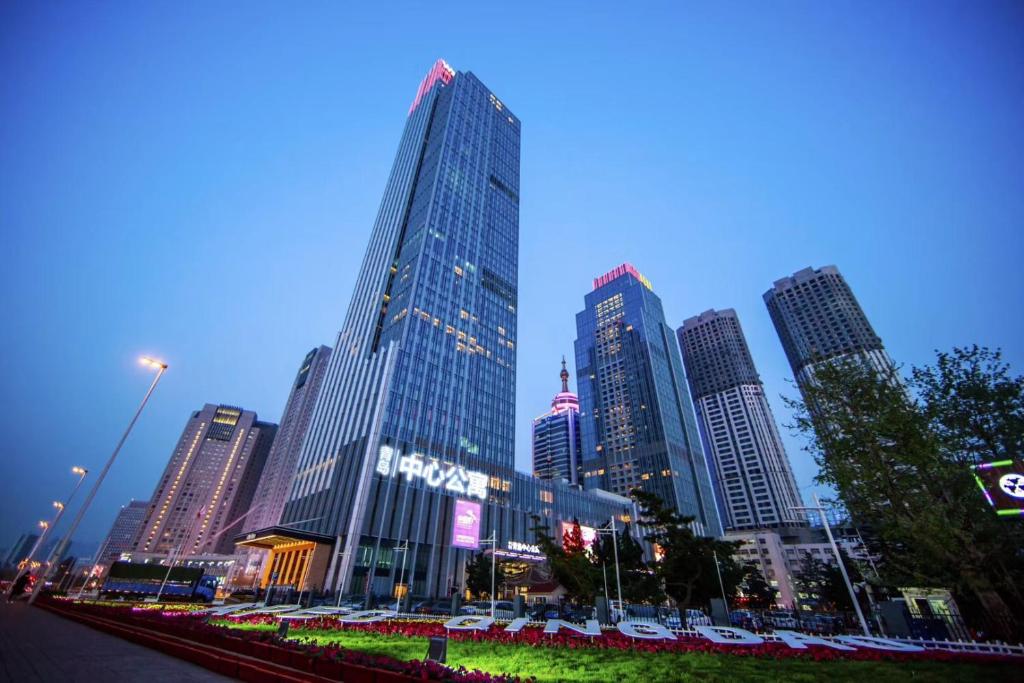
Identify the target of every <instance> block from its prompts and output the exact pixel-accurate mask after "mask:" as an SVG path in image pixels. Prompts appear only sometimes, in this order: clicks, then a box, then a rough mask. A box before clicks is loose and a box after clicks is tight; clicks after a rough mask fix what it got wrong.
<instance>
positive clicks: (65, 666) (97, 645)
mask: <svg viewBox="0 0 1024 683" xmlns="http://www.w3.org/2000/svg"><path fill="white" fill-rule="evenodd" d="M230 680H233V679H230V678H226V677H224V676H221V675H219V674H215V673H213V672H212V671H207V670H206V669H203V668H202V667H198V666H196V665H195V664H190V663H188V662H184V661H182V660H180V659H177V658H175V657H170V656H168V655H165V654H161V653H159V652H157V651H156V650H151V649H149V648H147V647H143V646H141V645H136V644H135V643H130V642H128V641H126V640H121V639H120V638H118V637H116V636H112V635H108V634H106V633H101V632H100V631H95V630H93V629H91V628H89V627H88V626H83V625H82V624H78V623H75V622H73V621H70V620H68V619H63V618H61V617H59V616H57V615H56V614H52V613H51V612H47V611H44V610H42V609H39V608H38V607H29V606H28V605H26V604H25V603H24V602H15V603H7V602H0V683H7V682H8V681H10V682H12V683H37V682H40V681H42V682H45V683H50V682H51V681H52V682H54V683H78V682H81V683H105V682H106V681H116V682H117V683H133V682H134V681H140V682H141V681H145V683H172V682H173V683H178V682H181V683H213V682H214V681H230Z"/></svg>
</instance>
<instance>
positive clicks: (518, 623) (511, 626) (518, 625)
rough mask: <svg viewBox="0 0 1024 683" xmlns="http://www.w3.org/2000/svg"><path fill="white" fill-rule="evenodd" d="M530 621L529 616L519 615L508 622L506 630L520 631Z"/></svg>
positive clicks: (511, 631) (510, 631)
mask: <svg viewBox="0 0 1024 683" xmlns="http://www.w3.org/2000/svg"><path fill="white" fill-rule="evenodd" d="M529 623H530V619H529V618H528V617H517V618H515V619H513V620H512V621H510V622H508V626H506V627H505V630H506V631H507V632H509V633H519V632H520V631H522V630H523V628H524V627H525V626H526V625H527V624H529Z"/></svg>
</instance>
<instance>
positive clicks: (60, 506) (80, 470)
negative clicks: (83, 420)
mask: <svg viewBox="0 0 1024 683" xmlns="http://www.w3.org/2000/svg"><path fill="white" fill-rule="evenodd" d="M71 473H72V474H77V475H78V481H77V482H75V488H73V489H71V494H70V495H68V503H70V502H71V499H72V498H74V497H75V494H76V493H78V488H79V487H80V486H81V485H82V482H83V481H84V480H85V475H87V474H88V473H89V470H87V469H85V468H84V467H78V466H75V467H72V468H71ZM53 507H55V508H56V509H57V514H56V516H54V518H53V521H52V522H47V521H45V520H43V521H40V522H39V527H40V528H41V529H42V530H43V533H41V534H39V538H37V539H36V542H35V545H33V546H32V551H31V552H30V553H29V554H28V557H27V558H25V562H24V565H23V566H22V568H21V569H19V570H18V575H17V576H15V577H14V581H12V582H11V586H10V588H8V589H7V598H8V599H10V597H11V595H12V594H13V593H14V586H15V584H17V583H18V580H19V579H21V577H22V576H23V575H24V574H25V572H27V571H29V570H30V569H32V564H33V562H32V560H33V559H34V558H35V554H36V551H37V550H39V548H41V547H42V545H43V541H44V540H45V539H46V536H47V534H48V533H49V532H50V530H51V529H55V528H56V527H57V523H58V522H59V521H60V518H61V516H62V515H63V514H64V507H65V505H64V503H62V502H60V501H59V500H55V501H53Z"/></svg>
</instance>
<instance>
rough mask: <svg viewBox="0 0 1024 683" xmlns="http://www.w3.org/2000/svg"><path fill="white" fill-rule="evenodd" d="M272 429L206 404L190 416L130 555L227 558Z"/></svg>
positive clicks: (247, 414)
mask: <svg viewBox="0 0 1024 683" xmlns="http://www.w3.org/2000/svg"><path fill="white" fill-rule="evenodd" d="M276 431H277V425H275V424H271V423H268V422H260V421H258V420H257V419H256V413H254V412H252V411H250V410H242V409H241V408H235V407H232V406H224V405H212V404H209V403H207V404H206V405H205V406H203V409H202V410H197V411H196V412H194V413H192V415H191V416H190V417H189V420H188V422H187V423H186V424H185V430H184V431H183V432H182V434H181V438H180V439H178V445H177V446H176V447H175V448H174V451H173V453H172V454H171V459H170V461H169V462H168V463H167V467H165V468H164V473H163V475H161V477H160V480H159V481H158V482H157V485H156V489H155V490H154V491H153V496H152V497H151V498H150V503H149V509H148V510H147V511H146V518H145V520H144V521H143V523H142V526H141V527H140V528H139V534H138V537H137V538H136V542H135V552H136V553H141V554H147V553H151V554H156V555H169V554H170V553H171V552H172V551H173V552H175V553H176V554H179V555H182V556H187V555H208V554H224V555H226V554H232V553H233V552H234V545H233V542H232V541H233V537H234V534H232V533H230V532H231V531H232V530H237V529H238V525H239V523H240V522H239V518H241V517H242V516H243V515H244V514H246V513H247V512H248V510H249V507H250V505H251V504H252V501H253V496H254V494H255V493H256V484H257V482H258V481H259V479H260V475H261V474H262V473H263V465H264V463H266V460H267V453H268V452H269V451H270V446H271V443H272V442H273V440H274V434H275V433H276Z"/></svg>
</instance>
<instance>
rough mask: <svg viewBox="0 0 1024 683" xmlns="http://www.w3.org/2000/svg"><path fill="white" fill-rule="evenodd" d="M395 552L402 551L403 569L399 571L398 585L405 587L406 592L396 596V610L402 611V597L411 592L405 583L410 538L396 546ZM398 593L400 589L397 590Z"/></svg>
mask: <svg viewBox="0 0 1024 683" xmlns="http://www.w3.org/2000/svg"><path fill="white" fill-rule="evenodd" d="M395 552H401V553H402V569H401V571H399V572H398V585H399V586H402V587H403V588H404V589H405V593H399V594H398V595H396V596H395V611H396V612H400V611H401V610H400V609H399V607H400V606H401V604H402V598H403V597H405V596H406V595H408V594H409V587H408V586H406V585H405V558H406V556H408V554H409V540H408V539H406V540H405V542H404V543H402V545H399V546H395ZM395 592H396V593H398V591H397V590H396V591H395Z"/></svg>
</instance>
